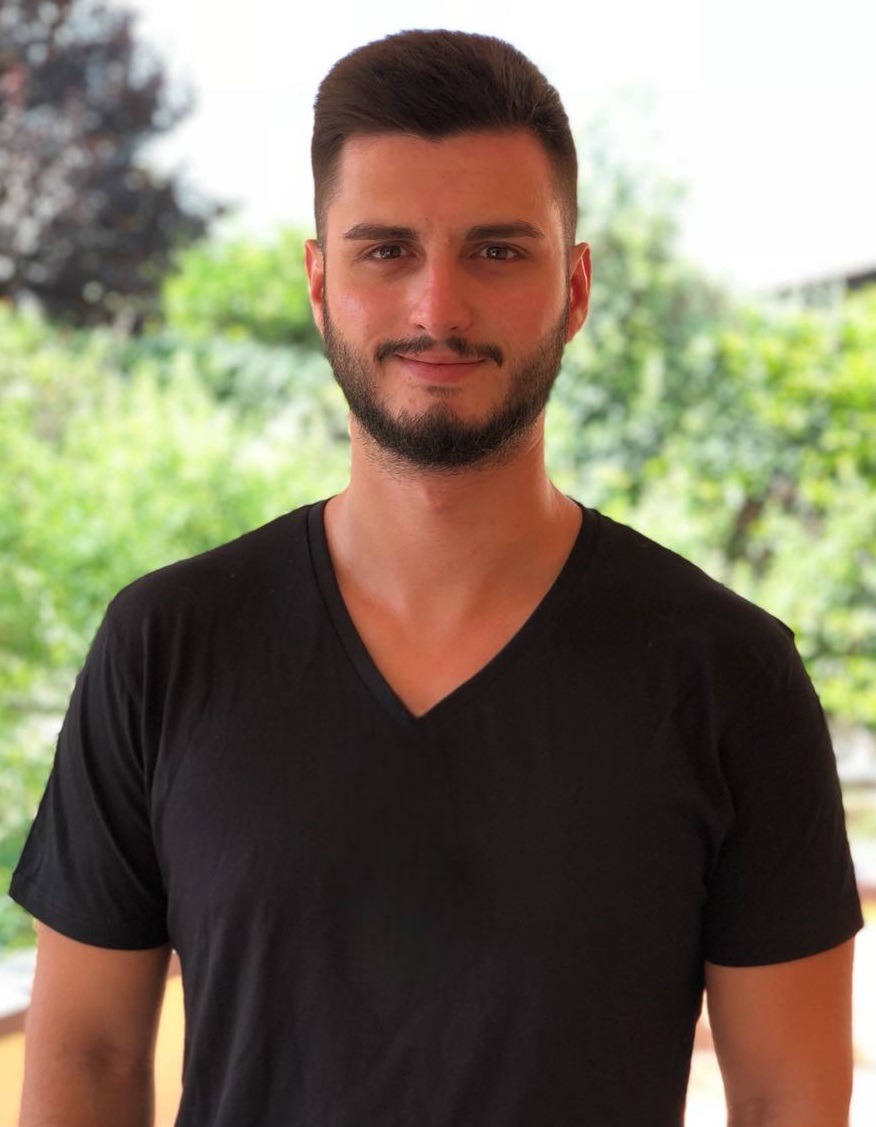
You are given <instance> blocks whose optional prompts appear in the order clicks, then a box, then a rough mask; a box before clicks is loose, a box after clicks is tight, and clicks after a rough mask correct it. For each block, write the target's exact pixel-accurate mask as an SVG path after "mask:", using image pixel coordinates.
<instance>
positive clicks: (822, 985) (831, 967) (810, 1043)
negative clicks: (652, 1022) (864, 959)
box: [706, 939, 854, 1127]
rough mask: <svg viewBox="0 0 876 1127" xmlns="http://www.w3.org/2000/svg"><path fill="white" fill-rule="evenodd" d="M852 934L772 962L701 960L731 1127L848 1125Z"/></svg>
mask: <svg viewBox="0 0 876 1127" xmlns="http://www.w3.org/2000/svg"><path fill="white" fill-rule="evenodd" d="M853 948H854V940H853V939H852V940H849V941H847V942H846V943H843V944H841V945H840V946H838V947H833V948H831V949H830V950H828V951H823V952H821V953H820V954H817V955H811V956H809V957H808V958H803V959H795V960H793V961H792V962H786V963H777V964H774V965H770V966H755V967H729V966H718V965H716V964H714V963H707V964H706V992H707V1001H708V1007H709V1018H710V1021H711V1026H712V1036H713V1038H714V1042H715V1050H716V1052H717V1055H718V1061H719V1063H720V1066H721V1072H722V1075H723V1078H724V1086H725V1089H726V1093H727V1104H728V1109H729V1112H730V1118H729V1123H730V1124H731V1127H736V1125H737V1124H738V1125H742V1124H748V1123H751V1124H771V1125H772V1124H775V1125H776V1127H779V1125H782V1127H784V1125H785V1124H788V1125H792V1124H793V1127H809V1125H810V1124H811V1125H813V1127H815V1125H816V1124H817V1125H818V1127H845V1125H846V1124H847V1122H848V1118H847V1117H848V1105H849V1100H850V1096H851V1083H852V1033H851V995H852V952H853Z"/></svg>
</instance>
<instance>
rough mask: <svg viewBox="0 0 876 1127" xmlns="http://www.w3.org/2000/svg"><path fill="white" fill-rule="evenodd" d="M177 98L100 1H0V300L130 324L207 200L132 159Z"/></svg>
mask: <svg viewBox="0 0 876 1127" xmlns="http://www.w3.org/2000/svg"><path fill="white" fill-rule="evenodd" d="M187 108H188V107H187V106H186V105H185V104H184V103H183V102H181V101H180V100H174V99H173V98H171V96H170V95H169V93H168V90H167V84H166V81H165V76H164V72H163V70H162V68H161V66H160V65H159V63H158V62H157V61H156V60H155V59H154V58H153V57H150V55H149V54H148V53H147V52H146V50H145V48H144V47H143V46H142V45H140V44H138V43H137V42H136V40H135V37H134V17H133V16H132V15H131V14H130V13H128V12H125V11H121V10H113V9H111V8H110V7H108V6H106V5H105V4H103V3H102V2H101V0H3V4H2V6H0V296H3V295H5V296H8V297H12V298H15V297H18V296H19V295H21V294H23V293H27V294H31V295H33V296H34V297H35V298H36V299H37V300H38V301H39V303H40V305H41V306H42V307H43V308H44V310H45V311H46V312H47V314H48V315H49V316H51V317H53V318H58V319H65V320H69V321H72V322H74V323H78V324H85V323H94V322H99V321H105V320H107V319H111V318H118V317H119V316H120V315H122V313H127V315H128V316H129V317H132V318H135V319H139V318H140V317H141V316H142V314H143V313H144V312H146V311H148V310H149V308H150V307H151V305H152V303H153V295H154V294H155V293H156V290H157V288H158V286H159V284H160V281H161V278H162V277H163V275H164V273H165V272H166V271H167V269H168V267H169V265H170V261H171V255H172V252H173V251H174V249H175V248H176V247H177V246H178V245H179V244H180V243H186V242H189V241H191V240H193V239H195V238H197V237H199V236H200V235H202V234H203V233H204V231H205V230H206V227H207V224H208V222H209V219H210V218H212V217H213V215H215V214H216V209H215V208H213V207H209V208H208V207H206V206H204V207H201V208H200V209H198V208H196V207H194V206H193V205H191V204H190V203H189V202H188V201H187V200H186V199H185V196H184V190H183V189H182V188H181V186H180V185H179V183H177V182H176V181H174V180H173V179H172V178H163V177H161V176H158V175H157V174H155V173H154V172H151V171H149V170H148V169H147V168H146V167H145V166H144V165H143V164H142V163H141V162H140V160H139V159H138V155H139V153H140V150H141V149H142V147H143V145H144V144H145V143H146V142H147V141H149V140H151V139H152V138H153V137H155V136H157V135H160V134H162V133H164V132H166V131H167V130H169V129H171V128H173V126H175V125H176V124H177V123H178V122H179V120H180V119H181V118H182V117H183V116H184V115H185V113H186V112H187Z"/></svg>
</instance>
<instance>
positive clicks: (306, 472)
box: [0, 168, 876, 946]
mask: <svg viewBox="0 0 876 1127" xmlns="http://www.w3.org/2000/svg"><path fill="white" fill-rule="evenodd" d="M598 171H599V170H597V172H598ZM600 176H601V178H600V180H599V184H600V188H599V190H598V191H594V192H592V193H591V194H590V195H589V197H588V204H587V207H586V208H585V212H584V220H583V231H584V234H585V236H586V237H587V238H589V240H590V241H591V243H592V245H593V249H594V261H595V268H594V292H593V304H592V313H591V319H590V322H589V323H588V326H587V327H586V328H585V330H584V332H583V333H582V334H581V335H580V336H579V337H578V338H577V339H576V340H575V341H574V342H573V343H572V344H571V345H570V346H569V348H568V349H567V352H566V357H565V360H564V371H563V373H562V375H561V378H560V380H559V382H558V385H557V390H556V393H555V397H554V401H553V403H552V405H551V409H550V412H549V416H548V451H549V461H550V464H551V468H552V472H553V474H554V477H555V480H557V482H558V484H559V485H560V486H561V487H563V488H564V489H566V490H567V491H568V492H570V493H573V494H574V495H576V496H577V497H579V498H580V499H581V500H582V501H583V502H585V503H586V504H590V505H596V506H599V507H601V508H602V509H604V510H605V511H606V512H608V513H609V514H611V515H612V516H614V517H616V518H617V519H620V520H625V521H627V522H629V523H631V524H633V525H635V526H636V527H638V528H640V529H641V531H643V532H645V533H646V534H648V535H652V536H654V537H655V538H656V539H658V540H660V541H661V542H663V543H665V544H667V545H668V546H670V547H673V548H675V549H677V550H679V551H681V552H682V553H684V554H685V555H687V556H689V557H690V558H691V559H693V560H694V561H695V562H697V563H699V564H700V565H701V566H703V567H704V568H705V569H706V570H708V571H710V572H711V573H712V574H714V575H715V576H716V577H718V578H719V579H721V580H723V581H725V582H727V583H728V584H730V585H731V586H733V587H735V588H736V589H737V590H740V591H741V593H743V594H746V595H748V596H749V597H751V598H753V599H754V600H755V601H757V602H759V603H761V604H762V605H763V606H765V607H766V608H767V609H769V610H771V611H772V612H773V613H775V614H777V615H778V616H779V617H781V618H782V619H784V620H785V621H786V622H787V623H788V624H789V625H790V626H791V627H792V628H793V629H794V630H795V631H796V632H797V635H798V641H799V643H800V646H801V649H802V651H803V654H804V657H805V658H806V660H807V661H808V663H809V665H810V669H811V670H812V672H813V674H814V676H815V679H816V684H817V686H818V688H819V691H820V693H821V696H822V700H823V702H824V704H825V706H826V708H827V710H828V712H829V713H832V714H833V716H834V717H835V718H839V719H842V720H843V721H844V722H846V723H850V724H860V725H868V726H870V727H872V728H874V729H876V610H874V608H876V563H874V555H873V551H874V531H876V488H874V486H876V444H874V441H873V436H874V435H876V370H874V357H876V291H870V292H866V291H862V292H861V293H858V294H855V295H851V296H849V297H847V298H845V299H843V300H842V301H838V302H836V303H834V304H832V305H829V306H825V307H824V308H822V309H816V310H813V309H806V308H803V307H802V306H800V307H797V306H794V305H793V304H788V303H786V304H784V305H768V304H766V303H763V302H762V303H759V304H758V305H756V306H751V305H748V304H741V303H740V302H738V301H736V300H734V299H733V298H731V297H730V296H729V295H727V294H726V293H723V292H722V291H721V290H720V288H719V287H717V286H715V285H714V284H712V283H710V282H708V281H707V280H705V279H704V278H702V277H701V276H700V275H699V274H698V273H697V271H696V270H694V269H693V268H691V267H690V266H688V265H687V264H685V263H684V262H683V261H682V260H681V259H680V258H679V256H678V253H677V250H676V231H675V224H674V218H673V215H674V209H675V207H676V206H677V201H676V198H675V196H674V194H673V192H672V190H671V189H668V188H666V186H665V185H663V184H661V183H659V182H658V181H654V182H653V183H652V184H650V186H648V185H645V186H644V187H643V185H642V183H641V182H640V181H639V180H636V185H638V186H637V187H636V186H635V185H634V184H633V181H632V179H631V178H630V177H629V176H625V175H624V174H623V173H622V172H617V171H616V170H615V171H614V172H612V170H611V169H610V168H607V169H605V170H603V172H602V173H600ZM634 187H635V188H636V190H634ZM300 244H301V237H300V236H299V235H296V234H295V233H294V232H291V231H283V232H281V233H280V234H278V236H277V238H276V240H275V241H274V242H273V243H270V244H255V243H251V244H250V243H247V242H246V241H244V240H240V239H238V240H235V241H232V242H230V243H205V244H203V245H202V246H199V247H197V248H192V249H190V250H188V251H187V252H185V253H184V254H183V255H182V257H181V258H180V259H179V263H178V273H177V274H176V275H175V276H174V277H173V278H172V279H170V280H169V281H168V283H167V285H166V287H165V291H164V311H165V316H164V319H163V321H161V322H160V323H157V324H154V325H153V326H151V327H150V328H149V330H148V331H147V332H145V333H144V334H142V335H141V336H139V337H135V338H128V337H124V336H119V335H117V334H113V333H111V332H109V331H106V330H91V331H74V330H62V329H57V328H51V327H49V326H48V325H47V324H46V323H44V322H43V321H41V320H39V319H37V318H34V317H28V316H25V315H23V314H16V313H13V312H12V311H10V310H9V309H6V308H3V307H2V306H0V355H2V356H3V358H4V360H3V365H2V367H0V449H2V450H3V460H2V468H0V786H2V793H0V880H7V879H8V876H9V872H10V870H11V867H12V865H13V864H14V862H15V860H16V858H17V856H18V853H19V851H20V848H21V844H22V841H23V836H24V833H25V831H26V828H27V826H28V824H29V822H30V819H31V817H32V815H33V812H34V809H35V806H36V802H37V800H38V797H39V794H40V792H41V790H42V786H43V783H44V780H45V776H46V773H47V770H48V767H49V764H50V762H51V755H52V745H53V741H54V737H55V733H56V731H57V727H58V724H59V722H60V717H61V714H62V712H63V709H64V707H65V704H66V699H67V696H68V694H69V691H70V687H71V685H72V680H73V677H74V675H75V672H76V669H77V667H78V666H79V664H80V663H81V661H82V659H83V657H84V655H85V651H86V648H87V645H88V642H89V639H90V637H91V635H92V633H93V631H94V629H95V627H96V625H97V622H98V620H99V618H100V615H101V613H102V610H103V608H104V606H105V604H106V602H107V601H108V599H109V598H110V597H111V596H112V595H113V593H114V592H115V591H116V590H117V589H118V588H119V587H120V586H122V585H123V584H125V583H126V582H128V581H129V580H131V579H132V578H133V577H135V576H136V575H138V574H141V573H142V572H143V571H145V570H148V569H149V568H152V567H156V566H159V565H161V564H163V563H165V562H168V561H170V560H173V559H176V558H179V557H181V556H184V555H190V554H192V553H194V552H197V551H200V550H203V549H205V548H207V547H210V546H212V545H214V544H216V543H219V542H221V541H223V540H227V539H229V538H231V537H233V536H235V535H237V534H239V533H240V532H242V531H244V530H245V529H247V528H251V527H253V526H255V525H257V524H259V523H261V522H263V521H265V520H267V519H269V518H271V517H272V516H274V515H276V513H278V512H280V511H283V510H286V509H289V508H291V507H293V506H294V505H296V504H298V503H300V502H302V501H305V500H308V499H312V498H315V497H318V496H325V495H326V494H328V493H330V492H332V491H333V490H335V489H337V488H339V487H340V486H341V485H342V483H343V481H344V479H345V475H346V460H347V437H346V421H345V410H344V406H343V403H342V401H341V399H340V394H339V392H338V391H337V388H336V387H335V385H334V382H333V381H332V379H331V375H330V373H329V371H328V368H327V365H326V363H325V361H324V359H323V358H322V355H321V349H320V346H319V343H318V337H317V336H316V335H315V332H314V330H313V329H312V327H311V325H310V318H309V312H308V307H307V295H306V283H305V279H304V274H303V271H302V269H301V265H300V263H301V250H300ZM29 938H30V926H29V922H28V921H27V919H26V917H25V916H24V915H23V913H21V912H19V911H18V909H16V908H15V907H14V906H13V905H12V904H11V903H10V902H9V901H8V900H7V901H5V902H4V903H3V905H2V907H0V946H2V945H3V944H4V943H10V942H23V941H27V940H29Z"/></svg>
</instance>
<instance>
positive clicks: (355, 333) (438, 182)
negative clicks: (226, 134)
mask: <svg viewBox="0 0 876 1127" xmlns="http://www.w3.org/2000/svg"><path fill="white" fill-rule="evenodd" d="M339 173H340V174H339V177H338V187H337V189H336V191H335V194H334V195H333V196H332V197H331V199H330V200H329V201H328V206H327V209H326V223H325V246H324V249H323V250H322V251H321V250H320V248H319V247H318V246H317V245H316V244H315V243H309V244H308V247H307V270H308V277H309V280H310V293H311V302H312V305H313V310H314V316H315V318H316V322H317V324H318V325H319V327H320V330H321V331H322V333H323V336H324V338H325V344H326V354H327V356H328V358H329V361H330V363H331V365H332V368H333V370H334V372H335V376H336V378H337V380H338V382H339V384H340V385H341V387H342V389H343V391H344V393H345V395H346V396H347V400H348V402H349V404H350V409H351V412H352V414H353V417H354V419H355V420H356V421H357V423H358V424H359V425H360V426H361V427H362V429H363V430H364V431H365V432H366V433H367V434H369V435H370V436H371V438H372V439H373V440H374V441H375V442H376V443H377V444H378V445H379V446H380V447H381V448H382V449H384V450H385V451H387V452H389V453H390V454H391V455H393V456H394V457H395V458H396V459H401V460H403V461H405V462H408V463H412V464H414V465H418V466H423V467H458V466H462V465H467V464H471V463H473V462H477V461H480V460H482V459H484V458H487V457H490V456H492V455H495V454H497V453H500V452H502V451H504V450H507V449H508V448H510V447H513V445H514V443H515V442H516V441H518V440H519V439H520V438H521V436H522V435H524V434H525V433H526V432H527V431H528V430H529V429H530V428H531V427H532V426H533V425H534V424H535V422H536V420H538V419H539V418H540V416H541V413H542V411H543V409H544V406H545V404H546V402H547V398H548V395H549V393H550V389H551V387H552V385H553V381H554V379H555V377H556V373H557V370H558V368H559V363H560V358H561V356H562V351H563V347H564V345H565V343H566V342H567V341H568V340H569V339H570V338H571V337H572V336H573V335H574V333H575V332H577V330H578V328H579V327H580V326H581V324H582V323H583V321H584V317H585V316H586V310H587V293H588V287H589V259H588V256H587V248H586V247H585V246H583V244H582V245H581V246H578V247H576V248H574V249H570V248H568V247H567V246H566V245H565V242H564V239H563V224H562V216H561V212H560V208H559V204H558V202H557V200H556V196H555V191H554V186H553V178H552V175H551V169H550V164H549V162H548V159H547V156H546V155H545V153H544V151H543V149H542V148H541V145H540V144H539V143H538V141H537V140H536V139H535V138H534V137H532V136H531V135H530V134H528V133H525V132H517V131H515V132H502V133H468V134H461V135H459V136H456V137H450V138H445V139H442V140H439V141H429V140H425V139H422V138H418V137H411V136H408V135H406V134H388V135H382V136H367V137H358V138H354V139H352V140H350V141H349V142H347V144H346V145H345V147H344V150H343V153H342V156H341V162H340V169H339Z"/></svg>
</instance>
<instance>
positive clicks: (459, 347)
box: [375, 335, 504, 367]
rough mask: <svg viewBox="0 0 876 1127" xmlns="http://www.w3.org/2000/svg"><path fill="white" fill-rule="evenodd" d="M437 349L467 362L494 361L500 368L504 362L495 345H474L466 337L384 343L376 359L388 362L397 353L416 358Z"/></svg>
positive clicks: (424, 336)
mask: <svg viewBox="0 0 876 1127" xmlns="http://www.w3.org/2000/svg"><path fill="white" fill-rule="evenodd" d="M437 347H441V348H445V349H447V350H448V351H449V352H453V353H454V354H455V355H456V356H460V357H462V358H463V359H465V360H492V361H493V363H494V364H497V365H498V366H499V367H501V365H502V363H503V362H504V357H503V355H502V350H501V349H500V348H499V347H498V346H497V345H495V344H472V343H471V341H467V340H466V339H465V338H464V337H445V338H444V339H443V340H440V341H439V340H436V339H435V338H434V337H430V336H428V335H423V336H419V337H410V338H404V337H400V338H399V339H397V340H387V341H384V343H383V344H381V345H379V346H378V348H377V351H376V353H375V357H376V359H377V360H378V361H383V360H388V359H389V358H390V356H392V355H394V354H395V353H396V352H402V353H404V355H405V356H416V355H417V354H418V353H420V352H428V351H429V349H431V348H437Z"/></svg>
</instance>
